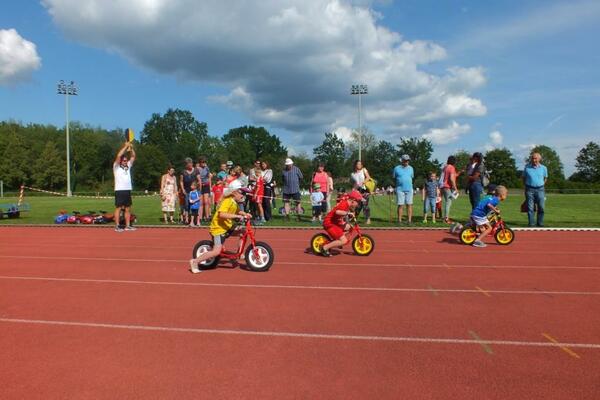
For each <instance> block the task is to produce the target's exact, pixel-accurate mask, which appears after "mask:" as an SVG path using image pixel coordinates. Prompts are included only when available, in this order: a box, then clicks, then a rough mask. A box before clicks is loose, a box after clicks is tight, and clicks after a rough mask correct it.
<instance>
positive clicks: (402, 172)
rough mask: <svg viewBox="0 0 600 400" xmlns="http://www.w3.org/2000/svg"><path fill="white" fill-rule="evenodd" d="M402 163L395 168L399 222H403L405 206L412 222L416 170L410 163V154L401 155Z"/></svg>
mask: <svg viewBox="0 0 600 400" xmlns="http://www.w3.org/2000/svg"><path fill="white" fill-rule="evenodd" d="M401 161H402V165H396V167H395V168H394V173H393V177H394V179H395V180H396V203H397V204H398V223H399V224H401V223H402V216H403V214H404V206H405V205H406V209H407V211H406V212H407V221H408V224H409V225H411V224H412V214H413V206H412V205H413V179H415V172H414V170H413V167H411V166H410V165H408V164H409V162H410V156H409V155H408V154H404V155H403V156H402V157H401Z"/></svg>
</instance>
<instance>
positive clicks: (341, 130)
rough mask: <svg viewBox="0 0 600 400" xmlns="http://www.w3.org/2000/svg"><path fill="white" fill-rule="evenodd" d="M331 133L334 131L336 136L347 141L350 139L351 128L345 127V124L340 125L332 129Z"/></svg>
mask: <svg viewBox="0 0 600 400" xmlns="http://www.w3.org/2000/svg"><path fill="white" fill-rule="evenodd" d="M333 133H335V134H336V136H337V137H338V138H340V139H342V140H343V141H344V142H347V141H349V140H350V139H352V129H350V128H348V127H345V126H340V127H338V128H336V129H334V130H333Z"/></svg>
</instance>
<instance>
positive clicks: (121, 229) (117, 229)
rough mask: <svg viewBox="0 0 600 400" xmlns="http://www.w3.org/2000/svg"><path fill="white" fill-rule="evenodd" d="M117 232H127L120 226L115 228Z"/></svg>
mask: <svg viewBox="0 0 600 400" xmlns="http://www.w3.org/2000/svg"><path fill="white" fill-rule="evenodd" d="M115 232H119V233H121V232H125V229H123V228H121V227H120V226H117V227H116V228H115Z"/></svg>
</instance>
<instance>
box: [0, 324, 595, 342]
mask: <svg viewBox="0 0 600 400" xmlns="http://www.w3.org/2000/svg"><path fill="white" fill-rule="evenodd" d="M0 322H5V323H13V324H31V325H54V326H75V327H86V328H109V329H124V330H137V331H158V332H183V333H200V334H217V335H246V336H270V337H292V338H306V339H333V340H357V341H379V342H409V343H441V344H478V345H481V344H482V343H485V344H487V345H506V346H524V347H560V346H567V347H572V348H584V349H600V344H596V343H560V342H556V343H554V342H528V341H519V340H485V341H483V340H476V339H455V338H431V337H410V336H363V335H337V334H327V333H305V332H274V331H248V330H237V329H207V328H176V327H169V326H148V325H121V324H105V323H95V322H76V321H51V320H35V319H17V318H0Z"/></svg>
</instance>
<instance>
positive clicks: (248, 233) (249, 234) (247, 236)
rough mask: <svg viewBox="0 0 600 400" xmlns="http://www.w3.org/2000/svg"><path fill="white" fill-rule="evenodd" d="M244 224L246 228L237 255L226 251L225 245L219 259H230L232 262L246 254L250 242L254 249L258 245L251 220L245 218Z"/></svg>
mask: <svg viewBox="0 0 600 400" xmlns="http://www.w3.org/2000/svg"><path fill="white" fill-rule="evenodd" d="M244 224H245V227H244V228H243V229H244V233H243V234H242V236H241V237H240V242H239V246H238V248H237V251H236V252H235V253H233V252H228V251H227V250H226V249H225V245H223V248H222V249H221V254H219V257H224V258H228V259H231V260H235V259H238V258H240V257H241V256H242V254H244V250H245V249H246V245H247V244H248V240H249V241H250V243H251V244H252V246H253V247H254V246H255V245H256V239H255V238H254V229H253V228H252V224H251V223H250V218H244ZM239 225H241V224H239Z"/></svg>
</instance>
